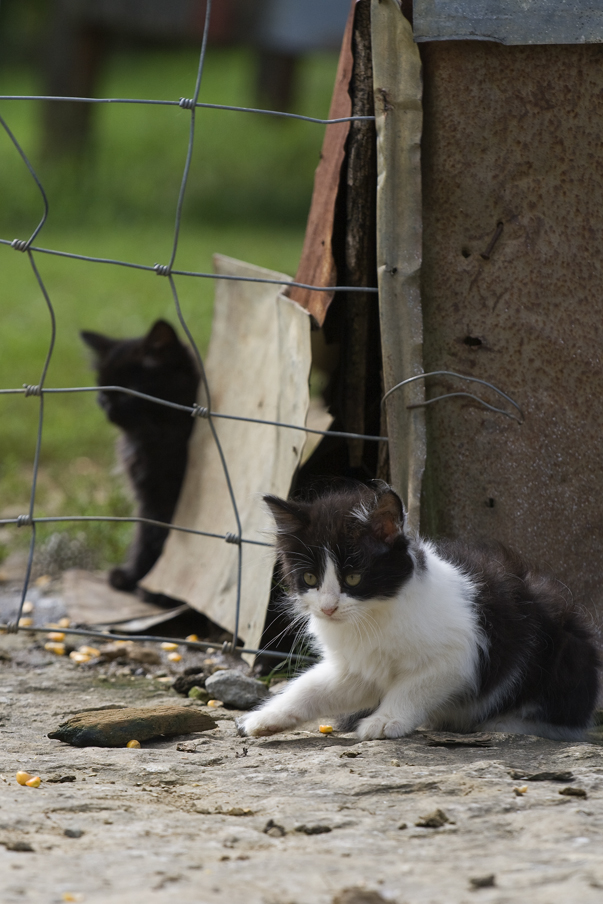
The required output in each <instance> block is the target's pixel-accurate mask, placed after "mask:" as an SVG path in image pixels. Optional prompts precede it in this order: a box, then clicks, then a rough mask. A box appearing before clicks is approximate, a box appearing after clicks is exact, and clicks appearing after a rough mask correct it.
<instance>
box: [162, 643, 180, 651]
mask: <svg viewBox="0 0 603 904" xmlns="http://www.w3.org/2000/svg"><path fill="white" fill-rule="evenodd" d="M161 649H162V650H165V651H166V652H169V653H172V652H173V651H174V650H177V649H178V644H177V643H167V642H166V643H162V644H161Z"/></svg>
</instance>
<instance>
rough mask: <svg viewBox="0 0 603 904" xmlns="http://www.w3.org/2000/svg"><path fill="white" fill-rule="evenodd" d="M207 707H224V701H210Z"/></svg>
mask: <svg viewBox="0 0 603 904" xmlns="http://www.w3.org/2000/svg"><path fill="white" fill-rule="evenodd" d="M207 705H208V706H222V701H221V700H208V701H207Z"/></svg>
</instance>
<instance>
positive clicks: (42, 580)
mask: <svg viewBox="0 0 603 904" xmlns="http://www.w3.org/2000/svg"><path fill="white" fill-rule="evenodd" d="M51 581H52V578H51V577H50V575H49V574H43V575H41V576H40V577H39V578H36V580H35V581H34V587H46V586H47V585H48V584H50V582H51Z"/></svg>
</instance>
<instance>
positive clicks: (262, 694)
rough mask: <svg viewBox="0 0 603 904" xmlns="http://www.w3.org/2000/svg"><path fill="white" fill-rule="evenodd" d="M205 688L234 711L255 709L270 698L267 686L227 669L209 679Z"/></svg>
mask: <svg viewBox="0 0 603 904" xmlns="http://www.w3.org/2000/svg"><path fill="white" fill-rule="evenodd" d="M205 687H206V689H207V691H208V692H209V693H210V695H211V696H212V697H216V698H217V699H218V700H221V701H222V703H224V705H225V706H229V707H231V708H232V709H253V708H254V707H255V706H258V705H259V704H260V703H263V702H264V700H266V699H267V698H268V697H269V696H270V692H269V690H268V688H267V687H266V685H264V684H262V682H261V681H256V679H255V678H247V677H246V676H245V675H242V674H241V672H239V671H238V670H236V669H225V670H221V671H219V672H216V673H215V674H214V675H211V676H210V677H209V678H207V680H206V682H205Z"/></svg>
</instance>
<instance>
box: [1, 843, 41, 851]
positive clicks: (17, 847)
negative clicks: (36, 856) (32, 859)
mask: <svg viewBox="0 0 603 904" xmlns="http://www.w3.org/2000/svg"><path fill="white" fill-rule="evenodd" d="M0 844H3V845H4V847H5V848H6V850H7V851H20V852H23V853H25V852H30V853H33V848H32V846H31V844H30V843H29V842H28V841H0Z"/></svg>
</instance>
